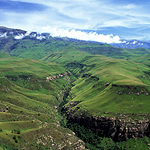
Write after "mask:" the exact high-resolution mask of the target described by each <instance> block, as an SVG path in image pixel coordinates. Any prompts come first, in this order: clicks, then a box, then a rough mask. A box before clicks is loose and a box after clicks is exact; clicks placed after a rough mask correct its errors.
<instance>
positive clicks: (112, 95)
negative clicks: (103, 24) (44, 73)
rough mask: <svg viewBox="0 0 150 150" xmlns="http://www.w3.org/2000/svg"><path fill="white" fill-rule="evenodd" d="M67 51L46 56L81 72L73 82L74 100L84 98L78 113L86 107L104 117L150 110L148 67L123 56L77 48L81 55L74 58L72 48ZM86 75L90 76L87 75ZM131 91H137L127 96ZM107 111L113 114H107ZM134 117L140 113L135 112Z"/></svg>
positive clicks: (71, 95) (72, 99)
mask: <svg viewBox="0 0 150 150" xmlns="http://www.w3.org/2000/svg"><path fill="white" fill-rule="evenodd" d="M67 51H68V49H67V50H66V51H65V50H64V51H63V52H61V57H60V52H59V53H54V54H53V55H48V56H47V58H44V59H45V60H47V61H57V62H60V63H61V64H64V65H66V66H67V69H69V70H70V71H71V72H72V73H73V74H76V75H79V78H78V79H77V80H76V81H75V82H74V83H73V84H74V87H72V90H71V93H70V100H71V101H80V103H79V104H78V105H77V106H75V107H73V108H72V109H71V110H73V109H75V108H77V107H80V109H78V111H77V112H76V113H81V111H85V110H86V111H87V112H88V113H89V114H90V115H100V116H101V115H105V116H114V115H115V116H116V115H120V114H121V113H123V114H128V113H129V114H132V113H135V114H139V113H150V112H149V106H150V104H149V103H148V99H149V95H146V93H148V92H149V89H150V87H149V86H150V81H149V78H150V77H149V75H148V74H146V73H144V72H149V71H150V69H149V68H148V67H146V66H145V65H143V64H139V63H134V62H132V61H127V60H122V59H113V58H109V57H104V56H99V55H96V56H92V55H87V54H84V53H81V54H80V55H79V53H80V52H79V51H77V50H76V53H77V52H78V55H76V57H74V58H75V59H71V57H70V54H71V53H72V51H71V49H70V52H69V53H67ZM73 51H75V50H74V49H73ZM81 56H82V58H81ZM68 58H69V59H68ZM75 60H77V61H75ZM81 64H82V65H81ZM83 74H89V75H90V76H86V77H83V76H82V75H83ZM106 83H109V86H105V84H106ZM117 91H119V92H122V95H119V94H117ZM141 91H144V92H143V93H141V94H139V95H138V94H137V93H140V92H141ZM127 92H133V93H132V94H129V95H127V94H126V93H127ZM70 100H69V99H68V101H69V103H70ZM141 100H142V102H141ZM69 103H68V104H67V105H69ZM129 103H130V106H129ZM105 112H109V113H107V114H105ZM131 117H132V118H134V117H136V116H132V115H131Z"/></svg>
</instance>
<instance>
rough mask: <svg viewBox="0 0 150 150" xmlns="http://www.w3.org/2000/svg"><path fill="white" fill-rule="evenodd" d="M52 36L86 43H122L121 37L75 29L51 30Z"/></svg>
mask: <svg viewBox="0 0 150 150" xmlns="http://www.w3.org/2000/svg"><path fill="white" fill-rule="evenodd" d="M43 29H45V30H48V28H46V27H44V28H43ZM49 31H50V33H51V36H53V37H68V38H75V39H79V40H86V41H96V42H103V43H120V42H121V41H120V37H119V36H118V35H116V36H114V35H113V34H108V35H104V34H98V33H96V32H84V31H79V30H75V29H71V30H67V29H57V28H49Z"/></svg>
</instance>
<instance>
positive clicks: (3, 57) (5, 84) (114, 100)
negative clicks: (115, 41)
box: [0, 28, 150, 150]
mask: <svg viewBox="0 0 150 150" xmlns="http://www.w3.org/2000/svg"><path fill="white" fill-rule="evenodd" d="M0 32H1V34H2V35H1V38H0V51H1V52H0V101H1V104H0V119H1V120H0V143H2V144H1V145H0V148H1V149H13V148H17V149H29V148H30V149H31V148H32V149H67V150H68V149H70V150H72V149H84V147H85V146H86V148H89V149H91V150H95V149H111V150H113V149H114V150H115V149H119V150H120V149H135V146H136V147H137V149H141V150H142V149H143V147H144V148H145V149H147V148H149V143H150V138H149V137H150V124H149V117H150V110H149V108H150V103H149V100H150V68H149V65H150V64H149V53H150V51H149V50H148V49H143V48H138V49H132V50H130V49H121V48H115V47H112V46H110V45H107V44H102V43H96V42H87V41H79V40H75V39H68V38H53V37H51V36H50V35H49V34H42V35H41V34H37V33H36V32H35V33H30V34H29V35H26V36H25V34H26V32H24V31H22V30H15V29H14V30H10V29H9V30H8V29H7V28H3V29H2V30H0ZM12 32H13V33H12ZM21 34H22V36H24V37H23V38H22V39H19V38H18V39H16V36H20V35H21ZM4 35H6V36H7V38H6V37H4ZM40 37H42V38H41V39H39V38H40ZM12 56H13V57H12ZM64 127H65V128H64ZM68 128H70V129H71V130H72V131H74V132H75V133H76V136H75V133H74V132H72V131H71V130H69V129H68ZM77 136H78V137H79V138H81V139H82V140H83V141H84V142H85V144H84V142H83V141H82V140H80V139H79V138H78V137H77ZM107 143H109V144H107ZM139 143H141V144H139ZM106 145H107V146H106Z"/></svg>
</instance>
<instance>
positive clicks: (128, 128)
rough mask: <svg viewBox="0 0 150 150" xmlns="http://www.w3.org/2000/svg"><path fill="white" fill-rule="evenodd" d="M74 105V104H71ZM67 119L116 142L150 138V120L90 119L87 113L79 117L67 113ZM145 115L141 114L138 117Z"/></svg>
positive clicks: (94, 117)
mask: <svg viewBox="0 0 150 150" xmlns="http://www.w3.org/2000/svg"><path fill="white" fill-rule="evenodd" d="M71 105H73V104H71ZM67 109H68V108H66V107H64V108H63V111H66V115H67V119H68V121H69V122H72V123H78V124H79V125H81V126H84V127H86V128H89V129H91V130H92V131H94V132H96V133H98V135H100V136H102V137H110V138H112V139H113V140H114V141H115V142H120V141H126V140H127V139H130V138H136V137H140V138H141V137H143V136H150V124H149V120H144V121H143V120H142V121H140V120H136V119H135V120H130V119H129V120H127V119H124V118H125V117H126V116H124V117H122V118H121V117H120V118H117V117H104V116H91V117H88V116H87V115H86V114H85V113H82V114H80V115H78V116H75V115H73V114H74V112H70V113H68V112H67ZM140 115H141V116H142V115H144V114H139V115H138V116H140Z"/></svg>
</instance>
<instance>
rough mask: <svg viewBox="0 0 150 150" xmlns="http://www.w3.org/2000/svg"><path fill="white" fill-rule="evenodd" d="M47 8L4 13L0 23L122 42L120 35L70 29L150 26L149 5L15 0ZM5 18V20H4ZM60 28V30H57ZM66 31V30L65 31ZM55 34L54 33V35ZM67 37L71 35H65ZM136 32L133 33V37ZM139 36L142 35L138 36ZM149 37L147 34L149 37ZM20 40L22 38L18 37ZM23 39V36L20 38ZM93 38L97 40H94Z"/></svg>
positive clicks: (114, 1) (95, 0)
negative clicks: (48, 28)
mask: <svg viewBox="0 0 150 150" xmlns="http://www.w3.org/2000/svg"><path fill="white" fill-rule="evenodd" d="M11 1H15V2H28V3H35V4H39V5H44V6H47V7H46V8H45V9H44V10H37V11H35V10H34V11H33V12H31V11H30V12H23V13H20V12H19V13H18V12H17V11H15V9H14V10H12V12H9V11H8V10H5V11H4V10H0V12H1V16H0V23H1V25H5V26H8V27H10V25H11V27H13V28H20V29H24V30H34V31H37V30H38V31H40V32H41V31H42V27H44V26H50V27H51V28H52V29H51V30H52V31H53V32H54V33H57V34H58V32H60V31H61V34H59V36H60V35H63V36H69V37H73V36H74V37H73V38H76V37H79V38H83V37H84V38H85V39H90V40H93V41H94V40H99V39H100V40H101V41H102V40H104V39H105V40H104V41H113V40H115V41H118V40H119V37H118V36H112V35H111V32H110V33H109V35H103V34H96V33H90V34H89V33H84V32H77V30H76V32H74V33H73V31H72V30H68V29H86V30H93V29H95V28H98V29H102V28H105V27H126V28H140V27H146V28H147V26H149V24H150V13H149V4H147V3H144V2H142V3H141V4H140V5H139V4H138V2H136V3H133V2H131V1H129V0H126V1H125V2H123V1H119V0H105V1H104V0H103V1H100V0H82V1H81V0H71V1H68V0H11ZM3 16H4V17H3ZM54 28H57V31H54ZM62 29H64V31H63V30H62ZM54 33H53V34H54ZM65 34H67V35H65ZM131 34H132V33H130V35H131ZM137 34H138V33H137ZM146 36H147V35H146ZM18 38H19V37H18ZM20 38H21V37H20ZM91 38H93V39H91Z"/></svg>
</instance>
